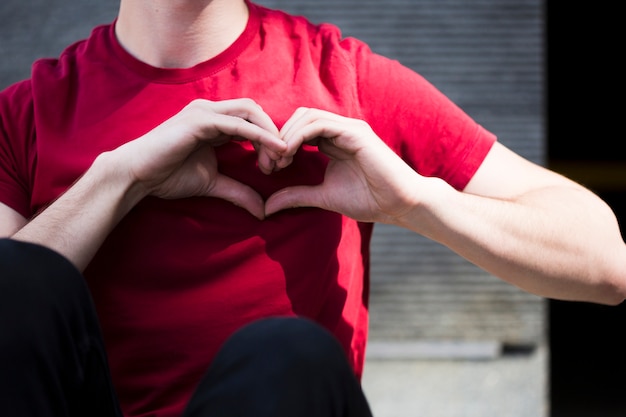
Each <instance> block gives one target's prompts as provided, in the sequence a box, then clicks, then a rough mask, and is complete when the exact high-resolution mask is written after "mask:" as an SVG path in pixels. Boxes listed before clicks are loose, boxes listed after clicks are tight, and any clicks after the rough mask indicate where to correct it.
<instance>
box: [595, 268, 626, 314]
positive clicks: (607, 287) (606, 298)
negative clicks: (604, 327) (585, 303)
mask: <svg viewBox="0 0 626 417" xmlns="http://www.w3.org/2000/svg"><path fill="white" fill-rule="evenodd" d="M601 288H602V291H600V293H601V294H602V298H601V300H600V301H599V302H600V303H601V304H605V305H609V306H617V305H620V304H622V303H623V302H624V300H626V268H625V269H624V270H622V271H621V272H618V273H617V274H615V275H613V276H612V278H610V279H608V280H607V281H606V282H605V283H604V284H603V285H601Z"/></svg>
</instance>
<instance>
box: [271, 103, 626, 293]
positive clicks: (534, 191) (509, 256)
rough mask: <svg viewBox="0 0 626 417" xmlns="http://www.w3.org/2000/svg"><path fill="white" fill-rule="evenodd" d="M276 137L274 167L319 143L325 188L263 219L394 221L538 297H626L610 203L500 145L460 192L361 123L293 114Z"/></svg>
mask: <svg viewBox="0 0 626 417" xmlns="http://www.w3.org/2000/svg"><path fill="white" fill-rule="evenodd" d="M281 134H282V135H283V137H284V139H285V140H286V142H287V143H288V144H289V152H288V153H286V156H285V158H284V159H283V160H282V161H280V162H279V166H283V165H286V164H288V163H289V162H290V159H289V158H288V155H292V154H293V153H294V152H296V150H297V147H299V146H300V144H301V143H303V142H309V143H317V144H318V146H319V148H320V150H321V151H322V152H325V153H326V154H327V155H328V156H329V157H330V158H331V163H330V164H329V167H328V169H327V172H326V177H325V181H324V183H323V184H321V185H319V186H316V187H294V188H291V189H286V190H282V191H280V192H278V193H276V194H274V195H273V196H272V197H270V199H269V200H268V202H267V204H266V210H267V213H268V214H271V213H273V212H276V211H278V210H281V209H284V208H287V207H294V206H317V207H322V208H326V209H329V210H333V211H337V212H340V213H343V214H345V215H348V216H350V217H353V218H355V219H357V220H361V221H371V222H383V223H389V224H395V225H398V226H401V227H405V228H407V229H410V230H413V231H415V232H416V233H420V234H422V235H424V236H427V237H429V238H431V239H433V240H435V241H438V242H440V243H442V244H444V245H446V246H448V247H449V248H451V249H452V250H454V251H455V252H457V253H458V254H460V255H461V256H463V257H465V258H466V259H468V260H469V261H471V262H473V263H474V264H476V265H478V266H480V267H481V268H483V269H485V270H487V271H489V272H490V273H493V274H494V275H496V276H498V277H500V278H502V279H503V280H505V281H507V282H510V283H512V284H514V285H516V286H518V287H520V288H523V289H525V290H526V291H529V292H532V293H534V294H537V295H540V296H545V297H551V298H560V299H567V300H581V301H592V302H598V303H606V304H617V303H620V302H621V301H622V300H623V299H624V298H626V245H625V244H624V241H623V240H622V238H621V235H620V230H619V227H618V224H617V221H616V219H615V216H614V214H613V212H612V211H611V210H610V209H609V207H608V206H607V205H606V204H605V203H604V202H603V201H602V200H600V199H599V198H598V197H597V196H595V195H594V194H593V193H591V192H589V191H588V190H586V189H584V188H583V187H581V186H580V185H578V184H576V183H574V182H572V181H570V180H568V179H566V178H564V177H562V176H560V175H558V174H556V173H554V172H551V171H548V170H546V169H544V168H542V167H540V166H538V165H536V164H533V163H531V162H529V161H527V160H525V159H523V158H521V157H519V156H518V155H516V154H514V153H513V152H511V151H510V150H508V149H506V148H505V147H504V146H502V145H500V144H495V145H494V147H493V149H492V150H491V151H490V153H489V155H488V156H487V158H486V160H485V161H484V163H483V164H482V166H481V168H480V169H479V171H478V172H477V173H476V175H475V176H474V178H473V179H472V181H471V182H470V183H469V184H468V186H467V187H466V189H465V190H464V192H459V191H456V190H454V189H453V188H452V187H450V186H449V185H448V184H446V183H445V182H443V181H442V180H440V179H437V178H426V177H423V176H421V175H419V174H417V173H416V172H414V171H413V170H412V169H411V168H410V167H409V166H408V165H406V164H405V163H404V162H403V161H402V160H401V159H400V158H399V157H398V156H397V155H396V154H395V153H393V151H391V149H389V148H388V147H387V146H386V145H385V144H384V143H383V142H382V141H381V140H380V139H379V138H378V137H377V136H376V135H375V134H374V132H372V130H371V128H369V126H368V125H367V124H365V123H364V122H362V121H358V120H353V119H347V118H343V117H341V116H337V115H333V114H330V113H327V112H323V111H320V110H314V109H300V110H298V111H297V112H296V113H295V114H294V116H293V117H292V119H290V120H289V121H288V122H287V123H286V124H285V126H284V127H283V130H282V131H281ZM320 138H324V139H320Z"/></svg>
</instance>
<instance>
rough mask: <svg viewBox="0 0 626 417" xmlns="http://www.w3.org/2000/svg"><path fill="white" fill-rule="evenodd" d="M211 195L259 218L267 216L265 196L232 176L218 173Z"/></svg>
mask: <svg viewBox="0 0 626 417" xmlns="http://www.w3.org/2000/svg"><path fill="white" fill-rule="evenodd" d="M209 196H210V197H217V198H221V199H224V200H226V201H230V202H231V203H233V204H235V205H236V206H239V207H241V208H244V209H246V210H248V211H249V212H250V213H251V214H252V215H253V216H254V217H256V218H257V219H259V220H263V219H264V218H265V210H264V208H263V207H264V202H263V198H262V197H261V196H260V195H259V193H257V192H256V191H255V190H254V189H253V188H252V187H249V186H247V185H245V184H242V183H240V182H239V181H236V180H234V179H233V178H231V177H228V176H226V175H222V174H218V176H217V177H216V179H215V184H214V186H213V188H212V189H211V192H210V193H209Z"/></svg>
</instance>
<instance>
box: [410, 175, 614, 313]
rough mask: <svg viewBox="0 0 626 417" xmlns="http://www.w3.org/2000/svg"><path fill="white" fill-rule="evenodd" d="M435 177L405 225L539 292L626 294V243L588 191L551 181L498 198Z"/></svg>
mask: <svg viewBox="0 0 626 417" xmlns="http://www.w3.org/2000/svg"><path fill="white" fill-rule="evenodd" d="M433 183H434V184H435V186H434V187H433V189H432V190H431V192H429V193H428V197H427V198H426V199H425V200H424V199H423V198H424V193H421V198H422V200H421V202H420V205H419V206H417V208H416V209H415V210H413V211H412V212H411V213H410V215H407V216H406V217H405V218H404V219H403V220H402V225H403V226H404V227H407V228H409V229H412V230H414V231H416V232H418V233H421V234H424V235H426V236H428V237H430V238H432V239H434V240H436V241H438V242H440V243H442V244H444V245H446V246H448V247H449V248H451V249H452V250H453V251H455V252H457V253H458V254H460V255H461V256H463V257H465V258H466V259H468V260H469V261H471V262H472V263H474V264H476V265H478V266H480V267H481V268H483V269H485V270H487V271H489V272H490V273H492V274H494V275H496V276H498V277H500V278H502V279H503V280H505V281H507V282H510V283H512V284H514V285H516V286H518V287H520V288H522V289H524V290H526V291H529V292H532V293H534V294H537V295H540V296H545V297H550V298H559V299H567V300H580V301H591V302H599V303H606V304H616V303H619V302H621V301H622V300H623V299H624V297H625V296H626V295H625V294H626V245H625V244H624V242H623V240H622V238H621V236H620V235H619V227H618V226H617V224H616V219H615V216H614V215H613V213H612V211H611V210H610V209H609V208H608V206H606V205H605V204H604V203H603V202H602V201H601V200H600V199H597V198H595V197H593V196H591V195H590V193H588V192H587V191H586V190H584V189H582V188H580V189H579V188H570V187H566V186H563V187H561V186H555V187H551V188H544V189H539V190H537V191H534V192H529V193H526V194H525V195H523V196H520V197H517V198H514V199H509V200H501V199H494V198H487V197H480V196H476V195H472V194H468V193H461V192H457V191H454V190H452V189H451V188H450V187H448V186H447V185H445V184H443V183H441V182H437V181H436V180H435V181H434V182H433ZM520 219H521V220H520Z"/></svg>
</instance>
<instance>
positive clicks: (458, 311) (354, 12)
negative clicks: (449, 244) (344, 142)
mask: <svg viewBox="0 0 626 417" xmlns="http://www.w3.org/2000/svg"><path fill="white" fill-rule="evenodd" d="M259 3H261V4H264V5H267V6H270V7H278V8H283V9H285V10H287V11H291V12H294V13H297V14H304V15H306V16H309V17H310V18H311V20H313V21H316V22H321V21H329V22H332V23H336V24H338V25H339V26H340V27H341V28H342V29H343V33H344V35H346V36H355V37H358V38H361V39H363V40H365V41H367V42H368V43H369V44H370V45H371V46H372V49H373V50H374V51H376V52H380V53H382V54H384V55H387V56H389V57H391V58H395V59H398V60H400V61H401V62H403V63H404V64H405V65H407V66H409V67H411V68H414V69H415V70H417V71H419V72H420V73H422V74H423V75H424V76H426V77H427V78H428V79H429V80H431V81H432V82H433V83H434V84H435V85H436V86H438V87H439V88H440V89H441V90H442V91H443V92H444V93H446V94H447V95H448V96H449V97H451V98H452V99H453V100H454V101H455V102H456V103H457V104H459V105H460V106H461V107H462V108H464V109H465V110H466V111H467V112H468V113H469V114H470V115H472V116H473V117H474V118H475V119H476V120H478V121H479V122H480V123H481V124H483V125H484V126H485V127H487V128H488V129H489V130H491V131H493V132H494V133H496V134H497V135H498V136H499V138H500V140H501V141H502V142H503V143H504V144H506V145H508V146H510V147H511V148H513V149H514V150H516V151H518V152H520V153H521V154H522V155H524V156H526V157H528V158H530V159H532V160H534V161H538V162H543V160H544V147H545V146H544V144H545V137H544V121H543V102H542V100H543V80H544V78H543V76H544V75H543V53H544V51H543V23H544V16H543V4H542V2H541V1H540V0H473V1H462V0H384V1H383V0H380V1H376V0H334V1H329V0H274V1H271V0H260V1H259ZM116 8H117V1H115V0H106V1H105V0H82V1H80V2H71V1H69V0H27V1H21V0H5V1H3V2H2V3H0V18H1V19H2V23H3V24H2V25H0V54H1V55H0V56H2V59H1V60H0V86H5V85H7V84H9V83H10V82H14V81H16V80H18V79H20V78H23V77H25V76H27V74H28V70H29V66H30V63H31V62H32V60H33V59H35V58H37V57H40V56H49V55H55V54H57V53H58V52H59V51H60V50H61V48H62V47H63V46H65V45H66V44H67V43H69V42H72V41H73V40H75V39H78V38H80V37H84V36H86V35H87V34H88V33H89V31H90V28H91V27H92V26H93V25H94V24H97V23H105V22H109V21H111V20H112V19H113V17H114V16H115V11H116ZM459 215H462V213H459ZM544 315H545V303H544V301H543V300H542V299H540V298H538V297H534V296H529V295H527V294H525V293H523V292H521V291H519V290H517V289H515V288H513V287H511V286H509V285H507V284H504V283H502V282H500V281H499V280H497V279H495V278H493V277H491V276H489V275H487V274H485V273H484V272H482V271H480V270H478V269H477V268H475V267H474V266H472V265H471V264H469V263H467V262H466V261H464V260H463V259H461V258H459V257H458V256H456V255H454V254H453V253H451V252H450V251H449V250H447V249H446V248H444V247H441V246H440V245H438V244H435V243H432V242H429V241H427V240H426V239H423V238H420V237H419V236H415V235H413V234H411V233H409V232H406V231H404V230H400V229H396V228H393V227H389V226H383V225H378V226H376V232H375V236H374V240H373V265H372V295H371V316H372V326H371V338H372V339H374V340H398V339H413V340H415V339H419V340H424V339H426V340H432V339H435V340H440V339H446V340H449V339H471V340H490V341H491V340H496V341H500V342H504V343H513V344H529V343H530V344H532V343H535V342H538V341H541V340H542V339H543V337H544V330H545V329H544V327H545V320H544Z"/></svg>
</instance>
